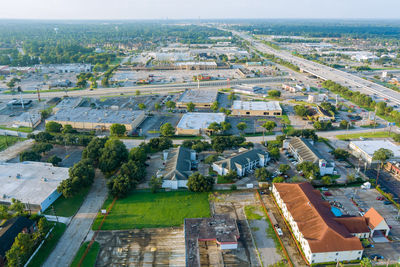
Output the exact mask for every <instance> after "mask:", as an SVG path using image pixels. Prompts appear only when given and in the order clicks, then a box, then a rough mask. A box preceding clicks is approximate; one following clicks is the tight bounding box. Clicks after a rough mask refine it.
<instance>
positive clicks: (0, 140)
mask: <svg viewBox="0 0 400 267" xmlns="http://www.w3.org/2000/svg"><path fill="white" fill-rule="evenodd" d="M23 140H25V138H22V137H16V136H5V135H0V151H3V150H6V149H7V148H8V147H10V146H12V145H13V144H15V143H17V142H19V141H23Z"/></svg>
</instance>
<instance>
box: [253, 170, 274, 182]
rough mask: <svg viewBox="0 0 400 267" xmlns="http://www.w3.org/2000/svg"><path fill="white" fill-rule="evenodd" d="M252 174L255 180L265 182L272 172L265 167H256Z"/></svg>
mask: <svg viewBox="0 0 400 267" xmlns="http://www.w3.org/2000/svg"><path fill="white" fill-rule="evenodd" d="M254 175H255V176H256V178H257V180H258V181H261V182H265V181H267V180H268V179H271V177H272V173H270V172H269V171H268V170H267V169H266V168H265V167H263V168H258V169H256V170H255V172H254Z"/></svg>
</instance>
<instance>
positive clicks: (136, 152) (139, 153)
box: [129, 147, 147, 163]
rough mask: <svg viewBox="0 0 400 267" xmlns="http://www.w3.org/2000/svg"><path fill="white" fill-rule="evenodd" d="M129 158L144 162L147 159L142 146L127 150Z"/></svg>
mask: <svg viewBox="0 0 400 267" xmlns="http://www.w3.org/2000/svg"><path fill="white" fill-rule="evenodd" d="M129 160H132V161H138V162H142V163H145V162H146V160H147V153H146V150H145V149H144V148H143V147H134V148H132V149H131V151H129Z"/></svg>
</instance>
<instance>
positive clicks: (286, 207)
mask: <svg viewBox="0 0 400 267" xmlns="http://www.w3.org/2000/svg"><path fill="white" fill-rule="evenodd" d="M272 193H273V195H274V198H275V200H276V203H277V205H278V206H279V207H280V209H281V210H282V213H283V216H284V217H285V219H286V221H287V222H288V223H289V224H290V226H291V230H292V233H293V235H294V236H295V238H296V239H297V241H298V242H299V244H300V246H301V248H302V250H303V252H304V254H305V257H306V259H307V261H308V263H309V264H313V263H323V262H340V261H350V260H360V259H361V258H362V254H363V250H364V248H363V246H362V244H361V242H360V240H359V238H358V237H357V235H356V233H352V231H355V232H360V230H361V231H368V228H367V227H366V222H365V220H364V219H361V220H360V219H359V217H352V219H350V218H348V219H345V221H343V220H341V218H339V217H335V215H334V214H333V213H332V211H331V206H330V204H329V202H327V201H324V200H322V196H321V193H320V192H319V190H315V189H314V188H313V186H312V185H311V184H310V183H299V184H289V183H274V184H273V186H272ZM349 220H350V222H349ZM352 220H354V223H355V224H357V225H360V226H361V227H362V229H360V230H359V229H354V230H353V229H348V228H347V227H346V226H349V225H352V224H353V223H352ZM363 220H364V221H363Z"/></svg>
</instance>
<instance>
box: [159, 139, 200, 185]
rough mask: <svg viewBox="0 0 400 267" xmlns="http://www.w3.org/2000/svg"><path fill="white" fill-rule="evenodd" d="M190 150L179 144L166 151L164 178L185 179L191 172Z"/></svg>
mask: <svg viewBox="0 0 400 267" xmlns="http://www.w3.org/2000/svg"><path fill="white" fill-rule="evenodd" d="M190 153H191V150H190V149H188V148H186V147H183V146H180V147H178V148H173V149H170V150H169V151H168V158H167V162H166V164H165V171H164V173H165V174H164V179H165V180H187V179H188V178H189V176H190V175H191V174H192V173H193V172H192V171H191V169H192V163H191V160H190Z"/></svg>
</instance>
